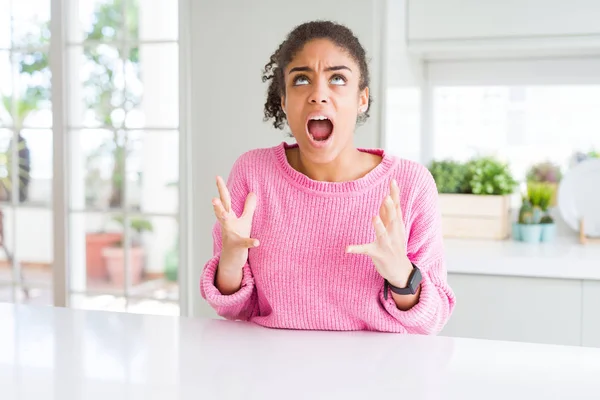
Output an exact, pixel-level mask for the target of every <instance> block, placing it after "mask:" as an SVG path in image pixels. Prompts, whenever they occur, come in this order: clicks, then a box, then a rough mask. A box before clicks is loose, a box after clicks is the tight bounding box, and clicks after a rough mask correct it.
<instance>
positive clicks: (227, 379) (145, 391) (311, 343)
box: [0, 304, 600, 400]
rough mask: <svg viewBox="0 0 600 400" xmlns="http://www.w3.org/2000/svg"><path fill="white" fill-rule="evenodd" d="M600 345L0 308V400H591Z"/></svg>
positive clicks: (599, 384) (597, 390) (599, 382)
mask: <svg viewBox="0 0 600 400" xmlns="http://www.w3.org/2000/svg"><path fill="white" fill-rule="evenodd" d="M599 377H600V349H592V348H583V347H560V346H550V345H537V344H526V343H510V342H496V341H484V340H474V339H473V340H472V339H454V338H445V337H425V336H403V335H397V334H384V333H374V332H348V333H342V332H300V331H284V330H269V329H266V328H261V327H258V326H255V325H250V324H246V323H234V322H229V321H221V320H202V319H185V318H175V317H162V316H142V315H135V314H124V313H110V312H101V311H82V310H70V309H59V308H50V307H47V308H34V307H29V306H13V305H8V304H0V398H1V399H2V400H13V399H19V400H34V399H35V400H45V399H53V400H91V399H98V400H100V399H102V400H107V399H109V400H125V399H127V400H135V399H143V400H151V399H160V400H174V399H193V400H199V399H202V400H204V399H261V400H269V399H344V400H348V399H390V398H397V399H411V400H412V399H424V398H427V399H461V400H469V399H503V400H504V399H508V398H510V399H511V400H518V399H528V400H529V399H534V398H535V399H548V398H552V399H598V398H599V396H600V379H599Z"/></svg>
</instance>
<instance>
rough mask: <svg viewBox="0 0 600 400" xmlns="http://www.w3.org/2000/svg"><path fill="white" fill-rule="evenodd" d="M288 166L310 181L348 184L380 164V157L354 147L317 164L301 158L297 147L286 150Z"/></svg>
mask: <svg viewBox="0 0 600 400" xmlns="http://www.w3.org/2000/svg"><path fill="white" fill-rule="evenodd" d="M287 158H288V162H289V164H290V165H291V166H292V168H294V169H295V170H296V171H298V172H300V173H302V174H304V175H306V176H307V177H309V178H310V179H312V180H315V181H321V182H348V181H353V180H356V179H359V178H362V177H363V176H365V175H366V174H368V173H369V172H370V171H371V170H373V168H375V167H377V165H379V163H380V162H381V157H380V156H378V155H375V154H370V153H365V152H362V151H360V150H358V149H356V148H355V147H348V148H346V149H344V150H343V151H342V152H341V153H340V154H339V156H338V157H337V158H336V159H335V160H333V161H332V162H330V163H327V164H317V163H313V162H311V161H310V160H307V159H306V158H304V157H302V152H301V151H300V148H299V147H293V148H291V149H288V150H287Z"/></svg>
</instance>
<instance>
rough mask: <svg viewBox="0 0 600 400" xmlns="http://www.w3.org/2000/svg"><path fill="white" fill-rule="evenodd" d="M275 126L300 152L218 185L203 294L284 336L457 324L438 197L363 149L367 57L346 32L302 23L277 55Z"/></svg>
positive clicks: (244, 169) (271, 68) (290, 150)
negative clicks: (358, 140)
mask: <svg viewBox="0 0 600 400" xmlns="http://www.w3.org/2000/svg"><path fill="white" fill-rule="evenodd" d="M263 81H270V84H269V89H268V94H267V101H266V104H265V119H266V120H269V119H272V120H273V125H274V126H275V127H276V128H280V129H281V128H283V127H284V126H285V124H286V123H287V125H288V126H289V128H290V130H291V133H292V135H293V136H294V138H295V141H296V143H295V144H293V145H288V144H286V143H285V142H283V143H281V144H280V145H278V146H275V147H272V148H266V149H257V150H252V151H249V152H247V153H245V154H243V155H242V156H241V157H239V158H238V160H237V161H236V162H235V164H234V166H233V168H232V170H231V172H230V174H229V179H228V182H227V184H225V182H224V181H223V180H222V179H221V178H220V177H217V186H218V191H219V198H215V199H213V207H214V211H215V215H216V217H217V220H218V221H217V223H216V224H215V227H214V230H213V236H214V257H212V258H211V259H210V260H209V261H208V262H207V264H206V265H205V268H204V271H203V274H202V277H201V283H200V289H201V293H202V296H203V297H204V298H205V299H206V300H207V301H208V303H209V304H210V305H211V306H212V307H213V308H214V309H215V310H216V311H217V313H218V314H219V315H221V316H223V317H225V318H227V319H240V320H249V321H253V322H255V323H257V324H260V325H263V326H266V327H271V328H288V329H314V330H377V331H386V332H401V333H418V334H435V333H438V332H439V331H440V330H441V329H442V327H443V326H444V324H445V323H446V322H447V320H448V318H449V317H450V315H451V313H452V310H453V308H454V304H455V299H454V294H453V293H452V291H451V289H450V288H449V286H448V284H447V282H446V269H445V264H444V255H443V248H442V235H441V228H440V225H441V224H440V214H439V211H438V208H437V190H436V186H435V182H434V181H433V178H432V176H431V175H430V174H429V172H428V171H427V169H426V168H424V167H423V166H421V165H420V164H417V163H415V162H411V161H407V160H403V159H398V158H395V157H392V156H390V155H389V154H387V153H385V152H384V151H382V150H379V149H370V150H369V149H358V148H356V147H355V146H354V145H353V138H354V130H355V127H356V124H357V121H358V122H362V121H364V120H365V119H366V118H367V117H368V110H369V105H370V102H371V97H370V95H369V71H368V67H367V61H366V56H365V51H364V49H363V47H362V46H361V44H360V43H359V41H358V39H357V38H356V37H355V36H354V35H353V33H352V32H351V31H350V30H349V29H348V28H346V27H344V26H342V25H338V24H335V23H332V22H322V21H319V22H309V23H305V24H302V25H300V26H298V27H296V28H295V29H294V30H293V31H292V32H291V33H290V34H289V35H288V37H287V38H286V40H285V41H284V42H283V43H282V44H281V45H280V46H279V49H278V50H277V51H276V52H275V53H274V54H273V55H272V56H271V60H270V62H269V63H268V64H267V65H266V67H265V72H264V76H263Z"/></svg>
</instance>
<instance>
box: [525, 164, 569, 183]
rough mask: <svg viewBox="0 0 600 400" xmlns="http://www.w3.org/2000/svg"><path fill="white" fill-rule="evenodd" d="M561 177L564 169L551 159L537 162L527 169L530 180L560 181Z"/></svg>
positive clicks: (528, 179)
mask: <svg viewBox="0 0 600 400" xmlns="http://www.w3.org/2000/svg"><path fill="white" fill-rule="evenodd" d="M561 179H562V171H561V168H560V166H559V165H557V164H554V163H551V162H549V161H546V162H542V163H538V164H535V165H533V166H532V167H531V168H530V169H529V171H527V181H528V182H551V183H558V182H560V180H561Z"/></svg>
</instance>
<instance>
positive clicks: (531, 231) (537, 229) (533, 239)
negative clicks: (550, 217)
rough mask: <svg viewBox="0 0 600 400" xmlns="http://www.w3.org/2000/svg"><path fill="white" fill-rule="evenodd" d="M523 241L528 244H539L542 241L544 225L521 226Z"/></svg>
mask: <svg viewBox="0 0 600 400" xmlns="http://www.w3.org/2000/svg"><path fill="white" fill-rule="evenodd" d="M520 228H521V229H520V231H521V240H522V241H523V242H526V243H539V242H540V240H542V225H540V224H532V225H527V224H522V225H520Z"/></svg>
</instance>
